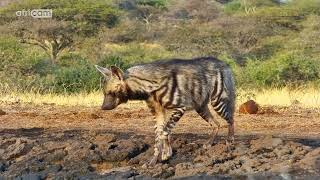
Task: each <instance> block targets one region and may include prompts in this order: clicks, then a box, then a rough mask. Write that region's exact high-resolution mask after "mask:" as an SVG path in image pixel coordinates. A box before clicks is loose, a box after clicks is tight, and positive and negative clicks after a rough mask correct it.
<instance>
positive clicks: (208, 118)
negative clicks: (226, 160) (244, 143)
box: [197, 105, 220, 148]
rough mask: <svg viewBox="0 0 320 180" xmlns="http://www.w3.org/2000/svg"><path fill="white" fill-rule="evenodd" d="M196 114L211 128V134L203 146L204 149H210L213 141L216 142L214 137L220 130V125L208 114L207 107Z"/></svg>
mask: <svg viewBox="0 0 320 180" xmlns="http://www.w3.org/2000/svg"><path fill="white" fill-rule="evenodd" d="M197 113H198V114H199V115H200V116H201V117H202V118H203V119H204V120H205V121H207V122H208V123H209V124H210V126H211V127H212V128H213V130H212V133H211V134H210V138H209V140H208V141H207V142H206V143H205V144H204V147H205V148H207V147H210V146H212V145H213V144H214V141H215V140H216V137H217V135H218V132H219V129H220V123H219V121H217V120H216V119H214V117H213V115H212V113H211V112H210V110H209V108H208V105H206V106H205V107H203V108H201V109H198V110H197Z"/></svg>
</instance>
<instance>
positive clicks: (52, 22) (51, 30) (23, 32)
mask: <svg viewBox="0 0 320 180" xmlns="http://www.w3.org/2000/svg"><path fill="white" fill-rule="evenodd" d="M21 9H52V11H53V17H52V19H34V18H31V17H16V16H15V13H14V12H16V11H17V10H21ZM0 15H1V16H3V17H5V18H3V20H2V21H0V23H1V24H5V25H7V26H9V27H11V29H12V32H13V34H14V35H15V36H17V37H18V38H19V39H20V42H21V43H26V44H30V45H35V46H38V47H40V48H42V49H43V50H44V51H45V52H46V53H47V54H48V55H49V57H50V59H51V62H52V64H55V63H56V62H57V60H58V57H59V55H60V54H61V52H63V51H65V50H67V49H70V48H71V47H73V46H74V45H76V44H77V43H79V42H80V41H77V40H76V39H77V38H78V39H81V38H85V37H90V36H95V35H96V34H97V33H98V32H99V31H100V30H101V29H102V27H107V28H112V27H114V26H115V25H116V24H117V23H118V20H119V11H118V9H117V8H116V7H114V6H113V5H112V4H110V3H109V2H107V1H104V0H93V1H90V2H88V1H85V0H53V1H50V2H48V1H46V0H25V1H21V2H20V1H18V2H16V3H12V4H10V5H9V6H8V7H6V8H4V9H2V10H1V11H0Z"/></svg>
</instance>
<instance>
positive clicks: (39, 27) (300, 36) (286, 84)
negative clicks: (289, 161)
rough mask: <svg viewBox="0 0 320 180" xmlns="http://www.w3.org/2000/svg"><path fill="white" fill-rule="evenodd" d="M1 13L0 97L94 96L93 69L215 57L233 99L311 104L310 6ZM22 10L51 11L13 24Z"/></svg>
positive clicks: (124, 4) (163, 1)
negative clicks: (227, 74) (295, 99)
mask: <svg viewBox="0 0 320 180" xmlns="http://www.w3.org/2000/svg"><path fill="white" fill-rule="evenodd" d="M0 5H1V9H0V15H1V18H0V92H1V94H4V95H8V94H12V93H13V92H15V93H18V92H24V93H27V92H28V93H30V92H33V93H38V94H66V93H67V94H72V93H86V92H87V93H90V92H96V91H97V90H98V89H99V82H100V75H99V73H97V72H96V70H95V69H94V66H93V65H94V64H99V65H101V66H108V65H117V66H119V67H121V68H123V69H126V68H128V67H130V66H132V65H134V64H137V63H144V62H150V61H154V60H157V59H167V58H192V57H199V56H215V57H218V58H219V59H221V60H223V61H225V62H227V63H228V64H230V66H231V67H232V69H233V71H234V74H235V78H236V83H237V88H238V90H239V92H243V93H242V95H241V97H242V96H243V97H244V98H247V97H248V96H250V97H256V98H257V96H256V95H255V94H254V93H253V94H254V95H252V93H251V92H252V91H255V93H256V94H257V93H258V92H263V89H278V90H279V89H280V90H279V91H276V92H279V94H281V92H287V91H288V93H285V94H287V95H283V97H284V96H286V97H287V96H288V97H290V96H291V95H290V93H289V91H291V90H292V91H294V92H299V93H301V94H308V93H306V92H305V91H307V90H308V92H311V90H310V89H312V92H314V93H313V96H315V97H317V98H319V97H318V96H319V91H317V89H318V88H319V87H320V80H319V79H320V1H319V0H91V1H86V0H52V1H46V0H15V1H2V3H1V4H0ZM29 9H30V10H32V9H52V10H53V18H51V19H35V18H32V17H29V16H26V17H25V16H20V17H17V16H16V12H17V11H21V10H29ZM281 89H282V90H281ZM249 90H250V91H249ZM239 96H240V95H239ZM280 96H281V95H280ZM299 97H300V98H301V96H299ZM310 98H311V99H312V98H313V97H312V96H310V97H309V98H306V99H310ZM313 99H314V98H313ZM262 101H266V100H262ZM271 101H272V100H271ZM288 101H291V100H288ZM301 101H303V100H301ZM283 103H285V102H284V101H283Z"/></svg>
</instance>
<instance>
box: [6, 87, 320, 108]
mask: <svg viewBox="0 0 320 180" xmlns="http://www.w3.org/2000/svg"><path fill="white" fill-rule="evenodd" d="M249 98H250V99H254V100H255V101H257V103H258V104H260V105H265V106H270V105H272V106H291V105H292V104H295V105H299V106H301V107H306V108H316V107H320V90H319V89H315V88H307V89H303V90H302V89H297V90H290V89H289V88H274V89H265V90H262V91H258V90H250V91H244V90H238V96H237V104H241V103H243V102H244V101H246V100H247V99H249ZM102 100H103V95H102V93H101V92H92V93H78V94H71V95H57V94H39V93H23V94H21V93H15V92H12V93H10V94H8V93H6V94H0V101H1V102H4V103H12V102H20V103H32V104H36V105H41V104H54V105H63V106H85V107H92V106H100V105H101V103H102ZM122 106H123V107H127V108H130V107H137V106H140V107H145V104H144V103H142V102H139V101H132V102H130V103H127V104H124V105H122Z"/></svg>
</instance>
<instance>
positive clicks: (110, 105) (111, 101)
mask: <svg viewBox="0 0 320 180" xmlns="http://www.w3.org/2000/svg"><path fill="white" fill-rule="evenodd" d="M119 104H120V100H119V98H117V97H114V96H111V95H105V96H104V100H103V103H102V106H101V109H102V110H112V109H114V108H116V107H117V106H118V105H119Z"/></svg>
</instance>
